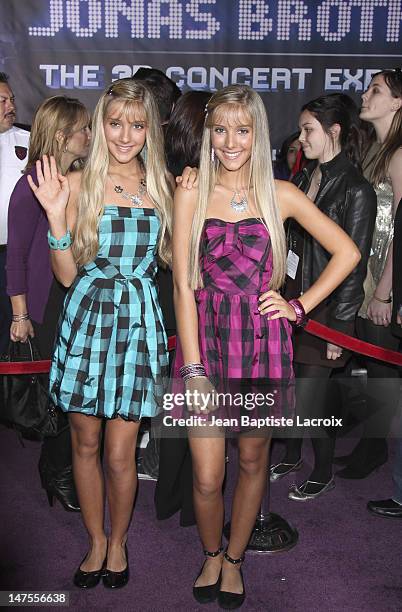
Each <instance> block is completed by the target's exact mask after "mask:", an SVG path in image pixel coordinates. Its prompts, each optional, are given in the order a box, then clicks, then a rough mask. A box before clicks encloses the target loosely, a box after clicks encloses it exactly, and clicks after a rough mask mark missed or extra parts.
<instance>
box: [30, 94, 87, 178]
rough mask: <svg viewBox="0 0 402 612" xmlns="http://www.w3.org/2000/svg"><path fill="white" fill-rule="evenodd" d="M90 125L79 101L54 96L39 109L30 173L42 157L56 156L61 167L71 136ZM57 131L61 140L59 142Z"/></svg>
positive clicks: (32, 132) (31, 145)
mask: <svg viewBox="0 0 402 612" xmlns="http://www.w3.org/2000/svg"><path fill="white" fill-rule="evenodd" d="M88 124H89V113H88V111H87V109H86V108H85V106H84V105H83V104H82V102H80V101H79V100H77V98H69V97H68V96H52V97H51V98H47V100H44V102H42V104H41V105H40V106H39V107H38V108H37V110H36V113H35V117H34V120H33V123H32V130H31V136H30V139H29V150H28V161H27V165H26V168H25V172H27V171H28V170H29V169H30V168H32V166H34V165H35V162H36V160H38V159H41V158H42V157H43V155H49V156H50V155H53V156H54V158H55V160H56V165H57V167H58V168H60V166H61V158H62V156H63V151H64V148H65V146H66V144H67V141H68V139H69V137H70V136H71V135H72V134H73V132H74V130H78V129H81V128H83V127H85V126H86V125H88ZM57 132H61V133H62V138H61V139H57V138H56V134H57Z"/></svg>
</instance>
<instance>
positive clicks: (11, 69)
mask: <svg viewBox="0 0 402 612" xmlns="http://www.w3.org/2000/svg"><path fill="white" fill-rule="evenodd" d="M401 31H402V0H317V1H315V0H313V1H311V0H23V1H22V0H1V2H0V70H3V71H6V72H7V73H8V74H9V75H10V82H11V85H12V87H13V89H14V92H15V94H16V98H17V103H18V119H19V121H21V122H25V123H31V121H32V114H33V112H34V110H35V108H36V106H37V105H38V104H39V103H40V102H41V101H42V100H43V98H45V97H48V96H51V95H55V94H57V93H61V92H65V93H68V95H72V96H75V97H78V98H80V99H81V100H82V101H83V102H84V103H85V104H87V105H88V107H89V108H91V109H93V107H94V105H95V103H96V100H97V98H98V97H99V94H100V92H101V90H102V89H104V88H105V87H106V86H107V85H108V84H109V83H110V82H111V81H113V80H115V79H118V78H121V77H127V76H131V75H132V74H134V73H135V72H136V70H137V68H138V67H139V66H152V67H156V68H159V69H161V70H163V71H165V72H166V74H167V75H168V76H169V77H171V78H172V79H173V80H174V81H176V82H177V84H178V85H179V86H180V87H181V88H182V89H183V90H186V89H188V88H193V89H208V90H210V91H216V90H217V89H219V88H221V87H223V86H224V85H227V84H230V83H247V84H249V85H251V86H252V87H253V88H254V89H255V90H256V91H258V92H259V93H260V94H261V95H262V97H263V99H264V102H265V104H266V106H267V108H268V111H269V118H270V125H271V131H272V140H273V143H274V144H275V145H276V146H278V145H279V144H280V142H281V141H282V140H283V138H284V137H286V136H287V135H288V134H289V133H291V132H292V131H294V129H295V128H296V126H297V115H298V110H299V108H300V106H301V104H302V103H304V102H306V101H307V100H309V99H311V98H314V97H316V96H318V95H320V94H322V93H324V92H327V93H330V92H340V91H343V92H345V93H349V94H351V95H352V96H353V97H355V98H356V99H358V98H359V96H360V94H361V92H362V91H364V89H365V88H366V87H367V84H368V82H369V81H370V78H371V75H372V74H373V72H376V71H377V70H379V69H382V68H395V67H398V66H401V64H402V48H401Z"/></svg>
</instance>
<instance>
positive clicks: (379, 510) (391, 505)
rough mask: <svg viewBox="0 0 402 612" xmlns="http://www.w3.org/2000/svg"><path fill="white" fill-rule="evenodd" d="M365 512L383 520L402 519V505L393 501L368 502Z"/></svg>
mask: <svg viewBox="0 0 402 612" xmlns="http://www.w3.org/2000/svg"><path fill="white" fill-rule="evenodd" d="M367 510H368V511H369V512H371V513H372V514H375V515H376V516H382V517H383V518H399V519H402V504H398V502H396V501H394V500H393V499H379V500H378V501H369V502H368V504H367Z"/></svg>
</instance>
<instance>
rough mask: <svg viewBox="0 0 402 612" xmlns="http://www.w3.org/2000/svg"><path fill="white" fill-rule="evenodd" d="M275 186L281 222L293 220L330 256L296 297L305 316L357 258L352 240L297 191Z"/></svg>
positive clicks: (334, 287)
mask: <svg viewBox="0 0 402 612" xmlns="http://www.w3.org/2000/svg"><path fill="white" fill-rule="evenodd" d="M277 186H278V199H279V205H280V208H281V214H282V218H283V220H284V221H285V220H286V219H287V218H288V217H292V218H293V219H295V220H296V221H297V222H298V223H299V224H300V225H301V226H302V227H303V228H304V229H305V230H306V231H307V232H308V233H309V234H310V235H311V236H312V237H313V238H314V239H315V240H317V242H319V243H320V244H321V246H322V247H323V248H324V249H325V250H326V251H328V253H330V254H331V255H332V257H331V259H330V260H329V262H328V264H327V266H326V267H325V269H324V270H323V272H322V273H321V274H320V276H319V278H318V279H317V280H316V282H315V283H314V284H313V285H312V286H311V287H310V288H309V289H308V290H307V291H306V292H305V293H304V294H303V295H302V296H301V297H300V302H301V303H302V304H303V307H304V309H305V311H306V313H308V312H310V311H311V310H312V309H313V308H315V307H316V306H317V305H318V304H319V303H320V302H322V301H323V300H324V299H325V298H326V297H328V295H330V294H331V293H332V291H334V289H336V287H338V285H340V284H341V282H342V281H343V280H344V279H345V278H346V277H347V276H348V274H350V272H351V271H352V270H353V268H354V267H355V266H356V265H357V264H358V263H359V261H360V258H361V255H360V252H359V249H358V248H357V247H356V245H355V243H354V242H353V240H351V238H349V236H348V235H347V234H346V233H345V232H344V231H343V230H342V229H341V228H340V227H339V226H338V225H337V224H336V223H334V222H333V221H331V219H329V218H328V217H327V216H326V215H324V214H323V213H322V212H321V211H320V210H318V208H317V207H316V206H315V205H314V204H313V203H312V202H311V200H310V199H309V198H307V197H306V196H305V195H304V194H303V193H302V192H301V191H300V190H299V189H297V187H295V186H294V185H292V184H291V183H287V182H285V181H278V182H277Z"/></svg>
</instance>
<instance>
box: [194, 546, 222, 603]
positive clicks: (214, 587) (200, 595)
mask: <svg viewBox="0 0 402 612" xmlns="http://www.w3.org/2000/svg"><path fill="white" fill-rule="evenodd" d="M222 551H223V548H222V547H220V548H218V550H215V552H209V550H204V555H205V556H206V557H217V556H218V555H220V554H221V552H222ZM204 565H205V561H204V563H203V565H202V568H201V571H200V573H199V574H198V576H197V578H196V582H197V580H198V578H199V577H200V576H201V574H202V570H203V569H204ZM221 579H222V570H221V571H220V572H219V576H218V580H217V581H216V582H215V583H214V584H207V585H206V586H193V596H194V599H195V600H196V601H198V603H200V604H207V603H211V602H212V601H215V599H216V598H217V596H218V593H219V589H220V586H221Z"/></svg>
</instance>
